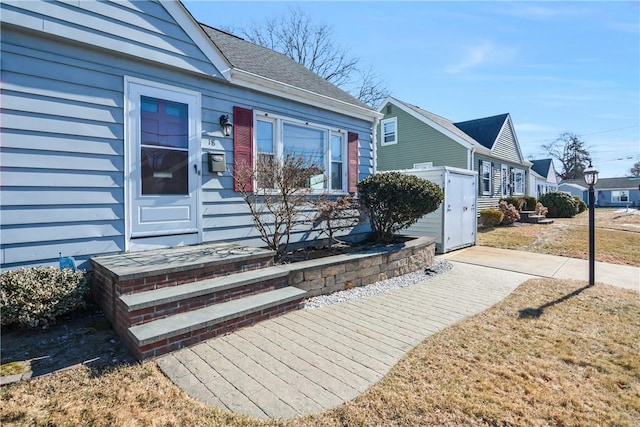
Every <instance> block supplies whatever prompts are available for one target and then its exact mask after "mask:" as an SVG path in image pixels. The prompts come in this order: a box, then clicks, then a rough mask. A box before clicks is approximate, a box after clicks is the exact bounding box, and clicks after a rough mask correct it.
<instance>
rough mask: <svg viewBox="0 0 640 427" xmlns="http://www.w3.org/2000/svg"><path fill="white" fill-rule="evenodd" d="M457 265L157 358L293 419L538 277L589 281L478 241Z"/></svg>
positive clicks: (202, 395)
mask: <svg viewBox="0 0 640 427" xmlns="http://www.w3.org/2000/svg"><path fill="white" fill-rule="evenodd" d="M440 257H441V258H445V259H449V260H450V261H453V265H454V266H453V269H452V270H451V271H449V272H447V273H444V274H442V275H439V276H436V277H434V278H431V279H429V280H427V281H424V282H422V283H419V284H416V285H413V286H409V287H407V288H403V289H398V290H395V291H391V292H389V293H386V294H382V295H378V296H373V297H368V298H362V299H358V300H353V301H349V302H345V303H341V304H334V305H331V306H327V307H322V308H318V309H313V310H299V311H296V312H293V313H289V314H286V315H284V316H281V317H278V318H275V319H272V320H267V321H264V322H262V323H260V324H258V325H256V326H253V327H250V328H245V329H242V330H240V331H238V332H236V333H234V334H231V335H227V336H224V337H220V338H214V339H211V340H209V341H207V342H204V343H201V344H199V345H197V346H195V347H191V348H188V349H184V350H180V351H177V352H174V353H172V354H168V355H166V356H163V357H161V358H159V359H157V362H158V365H159V367H160V369H161V370H162V371H163V372H164V373H165V374H166V375H167V376H168V377H169V378H170V379H171V380H172V381H173V382H174V383H175V384H177V385H178V386H180V387H182V388H183V389H184V390H185V391H186V392H187V394H189V395H190V396H192V397H194V398H196V399H198V400H201V401H202V402H205V403H207V404H209V405H211V406H214V407H216V408H220V409H222V410H226V411H231V412H236V413H240V414H246V415H250V416H254V417H258V418H294V417H298V416H301V415H307V414H312V413H316V412H321V411H324V410H327V409H330V408H333V407H336V406H339V405H340V404H342V403H344V402H346V401H348V400H351V399H353V398H355V397H357V396H358V395H359V394H361V393H362V392H364V391H365V390H367V389H368V388H369V387H370V386H372V385H373V384H375V383H376V382H377V381H379V380H380V379H381V378H382V377H383V376H384V375H385V374H387V373H388V372H389V370H390V369H391V368H392V367H393V366H394V365H395V364H396V363H397V362H398V361H399V360H400V358H401V357H402V356H404V355H405V354H406V353H407V352H408V351H409V350H411V349H412V348H413V347H415V346H416V345H417V344H419V343H420V342H422V341H423V340H424V339H425V338H427V337H429V336H430V335H432V334H434V333H436V332H438V331H440V330H442V329H444V328H446V327H447V326H450V325H452V324H453V323H455V322H457V321H459V320H462V319H464V318H466V317H468V316H472V315H474V314H476V313H479V312H481V311H483V310H485V309H487V308H489V307H491V306H492V305H493V304H495V303H497V302H499V301H500V300H502V299H503V298H505V297H506V296H507V295H509V294H510V293H511V292H512V291H513V290H514V289H515V288H516V287H518V285H520V284H521V283H522V282H524V281H525V280H527V279H529V278H533V277H550V278H561V279H578V280H588V262H587V261H583V260H576V259H571V258H563V257H558V256H551V255H540V254H533V253H529V252H522V251H512V250H505V249H495V248H488V247H481V246H475V247H471V248H467V249H463V250H460V251H456V252H452V253H449V254H446V255H442V256H440ZM596 281H597V282H600V283H607V284H611V285H615V286H620V287H624V288H629V289H635V290H640V268H637V267H631V266H622V265H613V264H606V263H597V264H596Z"/></svg>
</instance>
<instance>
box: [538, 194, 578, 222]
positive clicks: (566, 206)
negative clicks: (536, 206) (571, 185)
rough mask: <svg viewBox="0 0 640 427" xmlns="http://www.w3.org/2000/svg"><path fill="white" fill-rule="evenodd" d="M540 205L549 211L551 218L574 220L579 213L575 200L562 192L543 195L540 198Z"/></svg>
mask: <svg viewBox="0 0 640 427" xmlns="http://www.w3.org/2000/svg"><path fill="white" fill-rule="evenodd" d="M540 203H542V204H543V205H544V206H546V207H547V209H548V210H549V213H548V214H547V216H548V217H549V218H572V217H574V216H575V215H576V214H577V213H578V204H577V203H576V201H575V199H574V198H573V197H571V196H570V195H569V194H567V193H562V192H560V191H554V192H551V193H547V194H543V195H542V196H540Z"/></svg>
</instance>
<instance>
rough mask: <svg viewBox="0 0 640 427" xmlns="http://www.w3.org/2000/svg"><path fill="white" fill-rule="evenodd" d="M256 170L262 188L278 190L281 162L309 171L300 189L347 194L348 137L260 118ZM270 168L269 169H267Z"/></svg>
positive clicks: (303, 124)
mask: <svg viewBox="0 0 640 427" xmlns="http://www.w3.org/2000/svg"><path fill="white" fill-rule="evenodd" d="M255 134H256V135H255V138H256V163H257V164H256V166H257V171H258V176H257V177H256V183H257V185H258V187H259V188H274V187H275V183H274V181H273V179H274V178H273V175H272V174H270V173H268V172H269V171H272V170H275V168H269V165H273V166H276V163H275V162H276V161H277V162H286V161H287V160H289V161H291V160H293V163H295V164H296V167H301V168H304V169H306V172H307V173H305V174H304V175H305V181H304V182H300V184H299V185H300V186H302V187H307V188H311V189H313V190H334V191H346V189H345V184H346V181H347V179H346V175H345V174H346V172H347V165H346V164H345V163H346V158H347V156H346V135H345V133H343V132H341V131H338V130H337V129H331V128H329V127H325V126H322V125H313V124H309V123H306V122H299V121H296V120H293V119H287V118H284V117H273V116H271V115H270V114H269V115H267V114H258V115H257V116H256V132H255ZM265 166H266V168H265Z"/></svg>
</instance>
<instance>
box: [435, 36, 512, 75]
mask: <svg viewBox="0 0 640 427" xmlns="http://www.w3.org/2000/svg"><path fill="white" fill-rule="evenodd" d="M516 52H517V50H516V49H514V48H509V47H501V46H496V45H494V44H493V43H491V42H489V41H482V42H480V43H479V44H476V45H474V46H471V47H469V48H468V49H467V51H466V53H465V56H464V57H463V58H462V59H461V60H460V61H458V62H457V63H455V64H454V65H450V66H448V67H446V68H445V71H446V72H447V73H450V74H458V73H461V72H463V71H467V70H469V69H471V68H475V67H478V66H480V65H484V64H493V63H503V62H507V61H508V60H510V59H511V58H512V57H513V56H514V55H515V53H516Z"/></svg>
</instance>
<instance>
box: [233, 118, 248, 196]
mask: <svg viewBox="0 0 640 427" xmlns="http://www.w3.org/2000/svg"><path fill="white" fill-rule="evenodd" d="M249 168H253V111H252V110H248V109H246V108H240V107H233V170H234V176H233V178H234V180H233V189H234V190H235V191H241V190H245V191H253V174H247V173H244V174H243V176H238V175H237V173H238V171H240V170H243V171H244V172H246V171H248V170H249Z"/></svg>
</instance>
